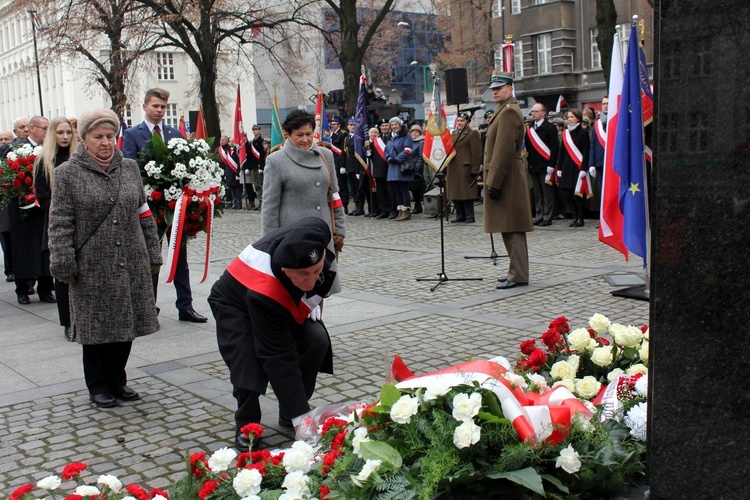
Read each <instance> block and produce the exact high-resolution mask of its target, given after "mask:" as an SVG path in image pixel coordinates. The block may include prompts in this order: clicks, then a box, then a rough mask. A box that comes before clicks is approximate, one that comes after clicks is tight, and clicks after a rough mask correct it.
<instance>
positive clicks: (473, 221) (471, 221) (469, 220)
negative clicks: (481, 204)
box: [464, 217, 476, 224]
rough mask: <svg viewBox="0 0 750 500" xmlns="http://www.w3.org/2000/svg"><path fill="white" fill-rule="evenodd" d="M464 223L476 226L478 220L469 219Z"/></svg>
mask: <svg viewBox="0 0 750 500" xmlns="http://www.w3.org/2000/svg"><path fill="white" fill-rule="evenodd" d="M464 222H465V223H466V224H474V223H475V222H476V219H474V217H467V218H466V220H465V221H464Z"/></svg>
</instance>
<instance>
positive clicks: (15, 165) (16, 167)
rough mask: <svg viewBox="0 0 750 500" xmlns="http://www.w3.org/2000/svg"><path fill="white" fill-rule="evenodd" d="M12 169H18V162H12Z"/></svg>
mask: <svg viewBox="0 0 750 500" xmlns="http://www.w3.org/2000/svg"><path fill="white" fill-rule="evenodd" d="M10 168H11V170H18V163H12V164H11V165H10Z"/></svg>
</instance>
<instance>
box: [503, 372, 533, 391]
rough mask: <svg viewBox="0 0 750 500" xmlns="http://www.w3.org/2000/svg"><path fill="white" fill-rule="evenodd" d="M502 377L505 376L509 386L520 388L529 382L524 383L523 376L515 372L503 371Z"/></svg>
mask: <svg viewBox="0 0 750 500" xmlns="http://www.w3.org/2000/svg"><path fill="white" fill-rule="evenodd" d="M503 377H505V380H507V381H508V383H509V384H510V385H511V387H520V388H521V389H526V388H527V387H528V386H529V384H527V383H526V381H525V380H524V379H523V377H522V376H521V375H518V374H517V373H513V372H505V373H503Z"/></svg>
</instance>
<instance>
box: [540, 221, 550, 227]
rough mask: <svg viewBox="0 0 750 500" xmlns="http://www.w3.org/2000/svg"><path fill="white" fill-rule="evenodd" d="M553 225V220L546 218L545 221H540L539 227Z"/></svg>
mask: <svg viewBox="0 0 750 500" xmlns="http://www.w3.org/2000/svg"><path fill="white" fill-rule="evenodd" d="M551 225H552V221H551V220H544V221H542V222H540V223H539V227H547V226H551Z"/></svg>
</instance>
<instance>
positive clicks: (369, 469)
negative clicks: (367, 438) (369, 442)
mask: <svg viewBox="0 0 750 500" xmlns="http://www.w3.org/2000/svg"><path fill="white" fill-rule="evenodd" d="M382 463H383V461H382V460H367V461H365V465H363V466H362V470H361V471H360V472H359V474H357V480H358V481H367V478H369V477H370V476H371V475H372V473H373V472H377V471H378V469H380V465H381V464H382Z"/></svg>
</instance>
